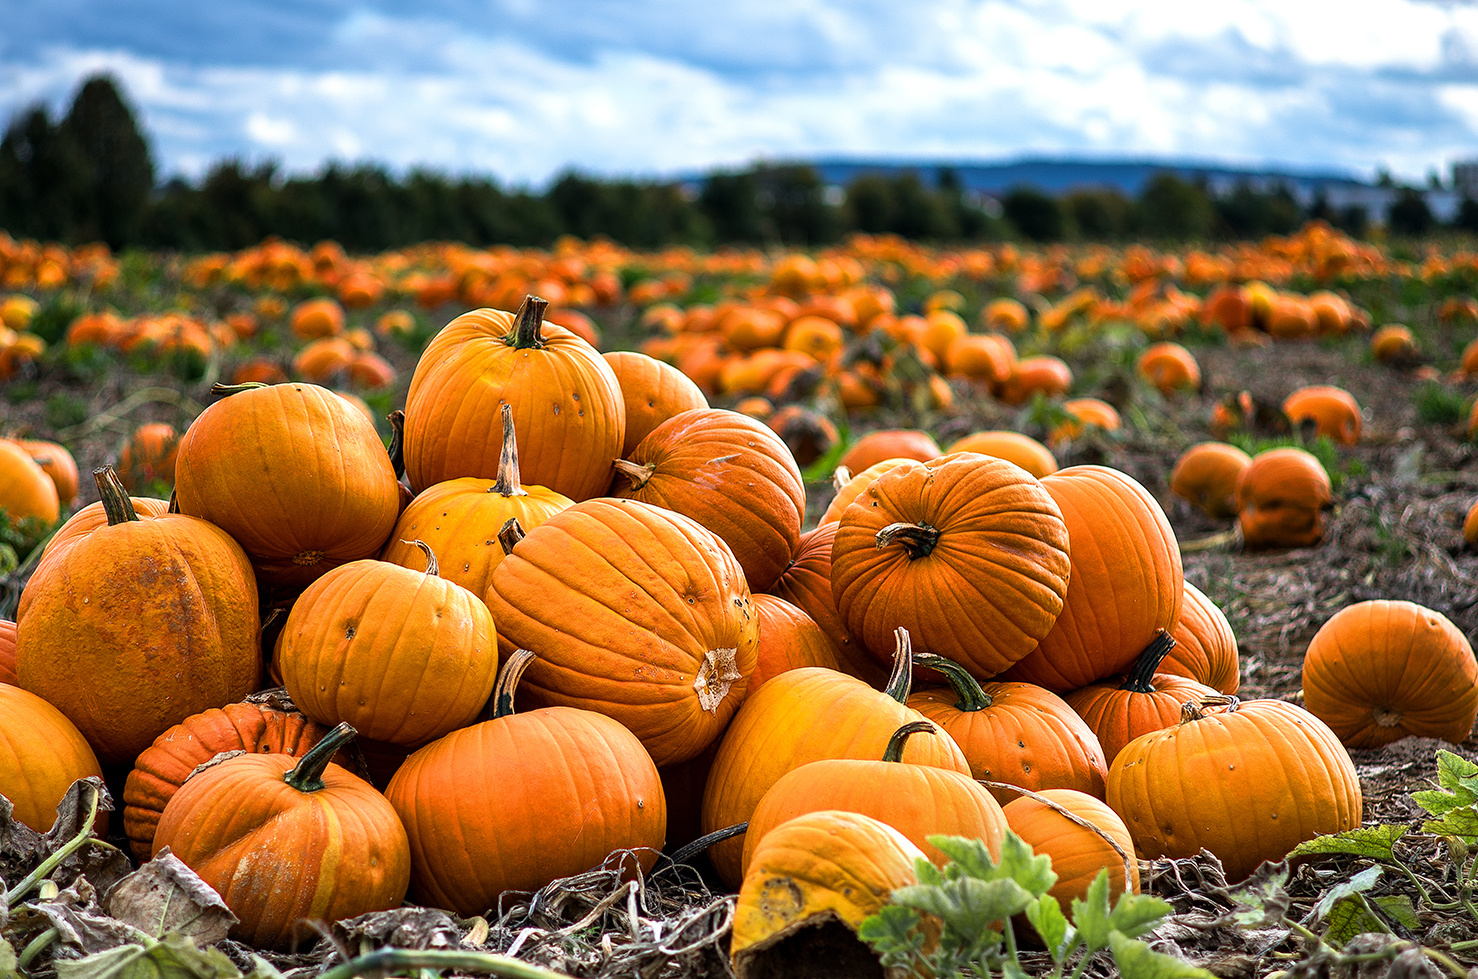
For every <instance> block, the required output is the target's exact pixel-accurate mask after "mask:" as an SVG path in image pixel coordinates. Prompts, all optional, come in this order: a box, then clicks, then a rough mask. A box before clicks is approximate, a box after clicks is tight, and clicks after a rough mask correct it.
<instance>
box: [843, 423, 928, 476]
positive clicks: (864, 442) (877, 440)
mask: <svg viewBox="0 0 1478 979" xmlns="http://www.w3.org/2000/svg"><path fill="white" fill-rule="evenodd" d="M942 455H944V453H943V452H941V451H940V450H939V443H937V442H935V441H934V438H933V436H931V435H930V434H929V433H927V432H920V431H918V430H916V429H915V430H909V429H887V430H884V431H878V432H869V433H867V434H866V435H864V436H862V438H860V439H858V440H857V441H856V442H854V443H852V445H851V447H850V448H848V449H847V451H846V453H845V454H843V456H842V458H841V459H840V460H839V461H838V463H837V465H839V466H845V467H846V468H847V471H848V472H854V473H860V472H862V471H863V470H865V469H868V468H870V467H871V466H873V465H874V464H876V463H879V462H882V461H883V460H884V459H916V460H918V461H919V462H928V461H929V460H931V459H938V458H939V457H940V456H942Z"/></svg>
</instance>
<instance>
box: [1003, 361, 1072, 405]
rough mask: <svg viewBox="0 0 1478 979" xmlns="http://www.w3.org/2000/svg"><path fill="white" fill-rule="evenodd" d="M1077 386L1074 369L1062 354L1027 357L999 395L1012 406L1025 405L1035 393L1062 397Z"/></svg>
mask: <svg viewBox="0 0 1478 979" xmlns="http://www.w3.org/2000/svg"><path fill="white" fill-rule="evenodd" d="M1072 386H1073V371H1072V368H1070V367H1068V365H1067V364H1066V362H1064V361H1063V360H1062V359H1061V358H1059V357H1051V356H1038V357H1023V358H1021V359H1020V360H1018V361H1017V362H1016V370H1015V371H1013V372H1012V373H1011V376H1010V377H1008V378H1007V379H1006V383H1005V384H1003V385H1001V390H1000V391H999V392H997V397H999V398H1000V399H1001V400H1002V401H1004V402H1006V404H1008V405H1022V404H1026V402H1028V401H1029V400H1031V398H1032V396H1033V395H1036V394H1039V393H1040V394H1041V395H1043V396H1044V397H1048V398H1058V397H1061V396H1062V395H1064V394H1066V393H1067V392H1068V390H1069V389H1070V388H1071V387H1072Z"/></svg>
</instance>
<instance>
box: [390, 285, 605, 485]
mask: <svg viewBox="0 0 1478 979" xmlns="http://www.w3.org/2000/svg"><path fill="white" fill-rule="evenodd" d="M547 305H548V304H547V303H546V302H545V301H544V300H542V299H538V298H535V297H533V296H530V297H528V298H526V299H525V300H524V303H523V305H522V306H521V307H519V311H518V314H517V315H516V316H514V315H512V314H509V313H504V312H500V311H498V310H494V309H476V310H473V311H471V312H469V313H463V314H462V315H461V316H458V317H457V318H456V319H454V320H452V321H451V322H450V323H448V324H447V325H446V327H444V328H443V329H442V331H441V332H440V333H438V334H437V335H436V336H435V337H433V338H432V339H431V342H430V343H428V344H427V345H426V349H425V350H424V351H423V352H422V354H421V359H420V361H418V362H417V364H416V371H415V374H414V375H413V376H412V378H411V385H410V391H409V393H408V394H407V395H406V401H405V466H406V474H407V475H408V476H409V477H410V482H411V487H412V488H413V489H415V490H417V491H420V490H423V489H425V488H426V487H428V486H431V485H433V484H435V483H439V482H441V481H443V480H447V479H455V478H457V477H458V476H479V477H482V478H491V477H493V476H495V475H497V471H498V459H499V456H500V453H501V445H500V444H499V443H498V442H497V440H489V439H488V438H487V437H486V434H485V433H486V431H487V428H488V426H489V425H490V423H491V422H492V419H493V417H494V416H495V413H496V412H497V411H498V405H499V404H501V403H503V402H505V401H506V402H508V403H509V404H511V405H513V414H514V421H515V422H517V425H518V439H519V441H518V457H519V463H520V466H521V467H522V473H523V479H524V481H525V482H528V483H532V484H534V485H535V486H544V487H546V488H548V489H550V490H553V491H554V492H556V493H559V494H560V495H561V496H566V497H569V498H570V499H572V500H586V499H590V498H591V497H594V496H599V495H601V494H603V493H604V492H605V491H606V487H607V486H608V485H609V484H610V478H611V471H610V461H611V460H612V459H614V458H616V457H618V456H620V455H621V449H622V446H623V445H624V444H625V440H626V405H625V400H624V399H623V397H622V393H621V388H620V386H619V384H618V383H617V381H616V375H615V373H614V372H613V371H612V370H611V367H610V365H609V364H607V363H606V361H605V360H604V359H603V358H602V357H601V355H600V354H599V353H597V352H596V350H595V348H594V347H592V346H591V345H590V344H588V343H586V342H585V341H584V340H582V339H580V338H579V337H578V336H576V335H575V334H573V333H571V332H570V331H569V330H566V329H565V328H563V327H561V326H557V325H555V324H552V323H548V324H546V323H545V322H544V311H545V309H546V307H547Z"/></svg>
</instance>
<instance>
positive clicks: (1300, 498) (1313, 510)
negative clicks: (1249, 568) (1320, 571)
mask: <svg viewBox="0 0 1478 979" xmlns="http://www.w3.org/2000/svg"><path fill="white" fill-rule="evenodd" d="M1333 500H1334V497H1333V493H1332V491H1331V489H1330V483H1329V474H1328V473H1326V472H1325V471H1324V466H1323V465H1322V464H1321V463H1320V462H1319V460H1318V459H1316V458H1314V457H1313V456H1312V455H1310V454H1309V453H1307V452H1305V451H1304V450H1303V449H1295V448H1281V449H1268V450H1267V451H1266V452H1260V453H1258V455H1257V456H1256V457H1255V458H1254V459H1253V460H1252V464H1251V465H1249V466H1248V467H1247V468H1246V469H1245V470H1243V472H1242V478H1241V479H1239V480H1238V481H1237V510H1238V512H1237V526H1239V527H1240V528H1241V529H1242V541H1243V543H1244V544H1246V546H1247V547H1249V548H1254V549H1256V548H1264V547H1310V546H1312V545H1314V544H1317V543H1319V541H1320V540H1322V539H1323V537H1324V511H1325V509H1327V508H1328V507H1329V506H1330V505H1331V504H1332V503H1333Z"/></svg>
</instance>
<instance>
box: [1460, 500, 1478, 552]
mask: <svg viewBox="0 0 1478 979" xmlns="http://www.w3.org/2000/svg"><path fill="white" fill-rule="evenodd" d="M1463 540H1464V542H1466V543H1467V545H1468V546H1469V547H1475V546H1478V503H1474V504H1473V505H1472V506H1470V507H1468V512H1467V514H1466V515H1465V516H1464V517H1463Z"/></svg>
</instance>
